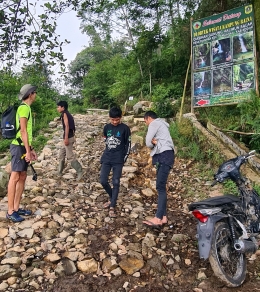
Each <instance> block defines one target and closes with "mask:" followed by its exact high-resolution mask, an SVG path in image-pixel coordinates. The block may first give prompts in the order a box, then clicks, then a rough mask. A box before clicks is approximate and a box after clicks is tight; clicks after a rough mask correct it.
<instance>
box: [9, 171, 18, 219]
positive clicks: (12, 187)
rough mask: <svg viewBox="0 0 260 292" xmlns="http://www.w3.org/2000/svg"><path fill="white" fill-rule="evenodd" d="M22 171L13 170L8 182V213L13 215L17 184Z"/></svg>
mask: <svg viewBox="0 0 260 292" xmlns="http://www.w3.org/2000/svg"><path fill="white" fill-rule="evenodd" d="M19 177H20V172H16V171H13V172H12V173H11V176H10V179H9V183H8V193H7V198H8V211H7V213H8V214H9V215H11V214H12V213H13V211H14V210H15V197H16V185H17V183H18V181H19Z"/></svg>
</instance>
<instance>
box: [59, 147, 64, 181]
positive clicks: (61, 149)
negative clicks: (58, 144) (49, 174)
mask: <svg viewBox="0 0 260 292" xmlns="http://www.w3.org/2000/svg"><path fill="white" fill-rule="evenodd" d="M65 157H66V149H65V147H62V148H60V151H59V155H58V159H59V166H58V175H59V176H61V175H62V171H63V169H64V166H65Z"/></svg>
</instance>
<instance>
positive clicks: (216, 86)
mask: <svg viewBox="0 0 260 292" xmlns="http://www.w3.org/2000/svg"><path fill="white" fill-rule="evenodd" d="M231 91H232V67H231V66H228V67H222V68H218V69H215V70H213V95H219V94H222V93H223V92H231Z"/></svg>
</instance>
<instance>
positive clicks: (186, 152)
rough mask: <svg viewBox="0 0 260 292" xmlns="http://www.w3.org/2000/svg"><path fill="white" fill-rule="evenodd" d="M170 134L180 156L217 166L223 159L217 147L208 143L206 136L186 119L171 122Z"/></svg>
mask: <svg viewBox="0 0 260 292" xmlns="http://www.w3.org/2000/svg"><path fill="white" fill-rule="evenodd" d="M170 134H171V137H172V138H173V141H174V144H175V145H176V149H177V156H178V157H180V158H185V159H192V160H194V161H198V162H200V163H209V164H210V165H211V166H218V165H219V164H220V163H221V161H222V160H223V156H222V155H221V154H220V153H219V151H218V149H217V148H216V147H214V146H213V145H211V144H209V143H208V140H207V138H206V137H205V136H204V135H202V134H201V132H200V131H198V130H197V129H195V128H194V127H193V126H192V124H191V122H190V121H189V120H187V119H182V120H181V121H180V122H175V123H171V124H170Z"/></svg>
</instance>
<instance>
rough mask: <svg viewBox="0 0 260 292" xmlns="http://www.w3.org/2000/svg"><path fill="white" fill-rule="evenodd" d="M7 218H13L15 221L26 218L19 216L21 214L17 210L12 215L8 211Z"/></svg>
mask: <svg viewBox="0 0 260 292" xmlns="http://www.w3.org/2000/svg"><path fill="white" fill-rule="evenodd" d="M6 218H7V219H9V220H12V221H13V222H22V221H23V220H24V218H23V217H21V216H19V214H18V213H17V212H15V211H13V213H12V214H11V215H9V214H8V212H7V213H6Z"/></svg>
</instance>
